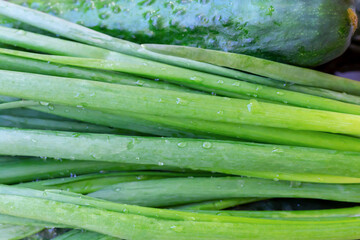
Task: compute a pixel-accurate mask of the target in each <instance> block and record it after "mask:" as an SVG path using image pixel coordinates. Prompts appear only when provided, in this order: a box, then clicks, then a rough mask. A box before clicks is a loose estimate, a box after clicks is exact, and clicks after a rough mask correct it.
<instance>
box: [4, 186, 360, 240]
mask: <svg viewBox="0 0 360 240" xmlns="http://www.w3.org/2000/svg"><path fill="white" fill-rule="evenodd" d="M0 202H1V203H2V204H0V213H3V214H8V215H12V216H17V217H25V218H30V219H35V220H42V221H47V222H53V223H57V224H63V225H69V226H72V227H73V228H83V229H86V230H89V231H94V232H98V233H102V234H106V235H110V236H113V237H118V238H123V239H135V240H136V239H147V238H148V239H189V238H193V239H242V238H243V239H279V238H286V239H297V238H298V236H299V234H301V236H302V239H330V238H332V239H344V238H345V239H356V238H358V237H359V236H360V232H359V224H360V221H359V220H358V219H356V218H355V219H345V220H344V219H341V220H331V221H326V220H324V221H321V220H317V221H286V220H267V219H258V218H244V217H229V216H213V215H209V214H198V213H186V212H178V211H173V210H164V209H163V210H162V209H152V208H143V207H139V206H132V205H122V204H116V203H111V202H107V201H101V200H97V199H94V198H90V197H85V196H81V195H75V194H68V193H66V194H65V193H61V192H54V191H45V192H43V191H37V190H30V189H22V188H17V187H16V188H15V187H8V186H1V187H0ZM39 209H41V214H39Z"/></svg>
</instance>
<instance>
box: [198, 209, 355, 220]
mask: <svg viewBox="0 0 360 240" xmlns="http://www.w3.org/2000/svg"><path fill="white" fill-rule="evenodd" d="M196 212H198V213H205V214H213V215H220V216H236V217H251V218H268V219H283V220H284V219H292V220H312V219H314V218H321V219H331V218H333V219H336V218H337V219H339V218H343V219H345V218H359V217H360V208H359V207H351V208H338V209H325V210H297V211H196Z"/></svg>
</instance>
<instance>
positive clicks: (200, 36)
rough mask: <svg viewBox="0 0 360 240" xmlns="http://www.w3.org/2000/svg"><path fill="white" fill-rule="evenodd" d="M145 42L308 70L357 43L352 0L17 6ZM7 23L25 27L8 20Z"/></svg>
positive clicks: (35, 1)
mask: <svg viewBox="0 0 360 240" xmlns="http://www.w3.org/2000/svg"><path fill="white" fill-rule="evenodd" d="M9 2H13V3H18V4H22V5H25V6H29V7H31V8H34V9H38V10H40V11H43V12H47V13H50V14H53V15H56V16H59V17H61V18H64V19H67V20H70V21H72V22H76V23H79V24H82V25H84V26H87V27H90V28H93V29H95V30H98V31H101V32H104V33H107V34H109V35H112V36H116V37H119V38H122V39H126V40H130V41H133V42H138V43H163V44H175V45H187V46H196V47H202V48H209V49H216V50H224V51H230V52H236V53H244V54H248V55H253V56H257V57H262V58H267V59H271V60H275V61H280V62H287V63H291V64H295V65H301V66H316V65H320V64H322V63H325V62H328V61H330V60H332V59H334V58H336V57H338V56H339V55H341V54H342V53H343V52H344V51H345V50H346V48H347V47H348V46H349V44H350V39H351V36H352V34H353V31H354V30H355V29H353V28H354V24H353V23H352V22H351V20H350V16H349V13H348V9H349V8H351V9H355V3H354V1H353V0H299V1H288V0H242V1H234V0H206V1H197V0H196V1H195V0H187V1H168V0H166V1H163V0H135V1H134V0H117V1H110V0H103V1H88V0H64V1H48V0H10V1H9ZM0 22H1V23H2V24H3V25H7V26H10V27H16V25H17V24H18V23H15V22H13V21H11V20H6V19H5V18H2V20H0Z"/></svg>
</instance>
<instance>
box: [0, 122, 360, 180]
mask: <svg viewBox="0 0 360 240" xmlns="http://www.w3.org/2000/svg"><path fill="white" fill-rule="evenodd" d="M0 136H1V138H0V154H1V155H21V156H46V157H53V158H63V159H72V160H90V161H106V162H117V163H131V164H148V165H159V167H160V168H159V169H161V167H163V168H164V169H166V168H168V167H177V168H188V169H193V170H205V171H215V172H220V173H228V174H236V175H246V176H255V177H264V178H271V179H280V180H291V181H310V182H328V183H359V182H360V180H359V173H360V169H359V167H358V166H359V164H358V163H359V161H360V154H359V153H355V152H343V151H333V150H325V149H315V148H303V147H289V146H278V145H264V144H254V143H244V142H233V141H220V140H200V139H199V140H197V139H181V138H178V139H176V138H155V137H129V136H119V135H109V134H92V133H81V134H80V133H71V132H54V131H46V130H16V129H6V128H0ZM19 146H21V147H19ZM89 149H90V151H89ZM324 166H326V167H324Z"/></svg>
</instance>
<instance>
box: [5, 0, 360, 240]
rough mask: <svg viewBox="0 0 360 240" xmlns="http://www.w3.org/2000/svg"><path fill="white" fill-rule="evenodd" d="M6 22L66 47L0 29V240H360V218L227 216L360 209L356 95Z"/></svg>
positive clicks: (333, 84)
mask: <svg viewBox="0 0 360 240" xmlns="http://www.w3.org/2000/svg"><path fill="white" fill-rule="evenodd" d="M0 14H1V15H4V16H6V17H10V18H14V19H16V20H18V21H21V22H25V23H27V24H29V25H32V26H34V27H37V28H40V29H43V30H45V31H48V32H50V33H52V34H54V35H57V36H60V37H62V38H58V37H55V36H54V37H51V36H45V35H40V34H36V33H31V32H26V31H23V30H21V29H11V28H6V27H0V44H1V47H2V48H0V69H1V70H0V95H2V96H0V102H1V104H0V155H1V156H2V157H1V158H0V162H1V164H2V167H1V168H0V172H1V173H2V174H0V183H1V184H3V185H1V186H0V214H1V215H0V239H21V238H23V237H26V236H30V235H32V234H34V233H37V232H39V231H42V230H43V229H45V228H65V229H75V230H72V231H69V232H67V233H65V234H64V235H61V236H58V237H57V238H56V239H58V240H60V239H281V238H286V239H358V238H360V210H359V208H358V207H351V208H341V209H326V210H309V211H236V210H234V211H229V210H223V209H227V208H231V207H234V206H237V205H241V204H245V203H250V202H255V201H261V200H264V199H268V198H310V199H323V200H332V201H340V202H350V203H354V205H356V204H357V203H359V202H360V184H359V183H360V138H359V136H360V83H359V82H356V81H352V80H349V79H345V78H340V77H336V76H332V75H328V74H325V73H321V72H317V71H314V70H310V69H304V68H299V67H295V66H290V65H285V64H281V63H276V62H271V61H268V60H263V59H258V58H254V57H250V56H245V55H239V54H232V53H226V52H219V51H212V50H205V49H198V48H196V49H195V48H190V47H180V46H166V45H137V44H134V43H131V42H127V41H123V40H120V39H116V38H113V37H110V36H107V35H105V34H102V33H99V32H96V31H93V30H90V29H87V28H85V27H82V26H80V25H76V24H74V23H70V22H67V21H65V20H62V19H59V18H56V17H54V16H51V15H47V14H44V13H40V12H37V11H35V10H32V9H28V8H24V7H21V6H18V5H15V4H11V3H8V2H5V1H0ZM49 35H51V34H49ZM63 38H66V40H65V39H63ZM5 184H6V185H5ZM164 208H168V209H164Z"/></svg>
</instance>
